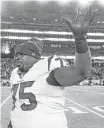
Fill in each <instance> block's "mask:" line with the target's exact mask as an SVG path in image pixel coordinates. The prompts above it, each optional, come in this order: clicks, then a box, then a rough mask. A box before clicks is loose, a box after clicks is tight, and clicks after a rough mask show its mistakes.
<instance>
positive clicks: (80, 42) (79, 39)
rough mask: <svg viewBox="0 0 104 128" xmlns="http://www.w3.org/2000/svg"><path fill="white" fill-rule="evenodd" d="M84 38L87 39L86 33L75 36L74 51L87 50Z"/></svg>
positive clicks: (82, 51) (81, 51) (83, 51)
mask: <svg viewBox="0 0 104 128" xmlns="http://www.w3.org/2000/svg"><path fill="white" fill-rule="evenodd" d="M86 40H87V36H86V35H80V36H75V42H76V52H78V53H85V52H87V51H88V50H89V48H88V44H87V41H86Z"/></svg>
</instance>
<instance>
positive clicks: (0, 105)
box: [0, 94, 11, 108]
mask: <svg viewBox="0 0 104 128" xmlns="http://www.w3.org/2000/svg"><path fill="white" fill-rule="evenodd" d="M10 97H11V94H10V95H9V96H8V97H7V98H6V99H5V100H4V101H3V103H1V104H0V108H1V107H2V106H3V105H4V104H5V103H6V102H7V101H8V100H9V98H10Z"/></svg>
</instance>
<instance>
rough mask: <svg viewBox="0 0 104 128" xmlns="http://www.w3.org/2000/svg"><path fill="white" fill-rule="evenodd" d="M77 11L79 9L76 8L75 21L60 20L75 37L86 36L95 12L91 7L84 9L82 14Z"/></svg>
mask: <svg viewBox="0 0 104 128" xmlns="http://www.w3.org/2000/svg"><path fill="white" fill-rule="evenodd" d="M79 10H80V9H79V7H78V8H77V16H76V19H75V20H74V21H73V22H71V21H70V20H69V19H67V18H65V17H63V18H62V19H63V20H64V21H65V22H66V23H67V25H68V26H69V28H70V30H71V31H72V33H73V34H74V36H75V37H77V36H82V35H86V33H87V32H88V28H89V26H90V24H91V23H92V21H93V20H94V17H95V14H96V11H93V8H92V6H91V5H90V6H88V7H86V8H85V9H84V11H83V12H82V13H80V11H79Z"/></svg>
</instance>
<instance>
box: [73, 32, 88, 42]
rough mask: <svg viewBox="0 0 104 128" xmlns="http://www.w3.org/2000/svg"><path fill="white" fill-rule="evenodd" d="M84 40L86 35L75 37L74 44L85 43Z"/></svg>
mask: <svg viewBox="0 0 104 128" xmlns="http://www.w3.org/2000/svg"><path fill="white" fill-rule="evenodd" d="M86 39H87V35H86V34H82V35H78V36H75V42H76V43H78V42H83V41H84V42H86Z"/></svg>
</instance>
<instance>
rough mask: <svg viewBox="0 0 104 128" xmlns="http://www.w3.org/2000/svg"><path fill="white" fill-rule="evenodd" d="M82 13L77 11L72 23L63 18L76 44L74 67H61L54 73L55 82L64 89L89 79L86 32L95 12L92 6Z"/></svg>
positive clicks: (89, 55)
mask: <svg viewBox="0 0 104 128" xmlns="http://www.w3.org/2000/svg"><path fill="white" fill-rule="evenodd" d="M83 12H84V14H80V12H79V9H78V10H77V17H76V19H75V21H74V22H70V21H69V20H68V19H66V18H63V19H64V21H65V22H66V23H67V25H68V26H69V28H70V30H71V31H72V33H73V35H74V37H75V44H76V55H75V63H74V66H72V67H63V68H59V69H57V70H55V71H54V76H55V78H56V80H57V82H58V83H59V84H60V85H61V86H64V87H65V86H72V85H75V84H77V83H79V82H81V81H82V80H84V79H85V78H87V77H89V76H90V73H91V65H92V64H91V53H90V50H89V48H88V44H87V41H86V40H87V32H88V29H89V26H90V24H91V22H92V21H93V19H94V16H95V12H93V10H92V6H90V7H87V8H86V9H85V11H83Z"/></svg>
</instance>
